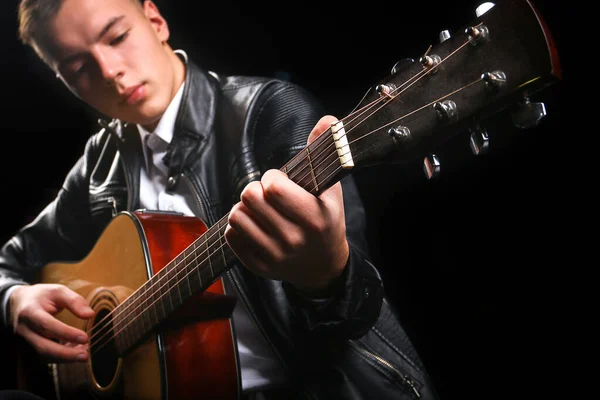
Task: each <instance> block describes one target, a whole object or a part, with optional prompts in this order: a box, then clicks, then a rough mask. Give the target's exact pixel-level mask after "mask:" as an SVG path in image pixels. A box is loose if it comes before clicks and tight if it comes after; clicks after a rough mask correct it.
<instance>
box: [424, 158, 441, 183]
mask: <svg viewBox="0 0 600 400" xmlns="http://www.w3.org/2000/svg"><path fill="white" fill-rule="evenodd" d="M423 172H424V173H425V176H426V177H427V179H433V178H437V177H438V176H439V175H440V160H438V158H437V156H436V155H435V154H430V155H428V156H427V157H425V158H424V159H423Z"/></svg>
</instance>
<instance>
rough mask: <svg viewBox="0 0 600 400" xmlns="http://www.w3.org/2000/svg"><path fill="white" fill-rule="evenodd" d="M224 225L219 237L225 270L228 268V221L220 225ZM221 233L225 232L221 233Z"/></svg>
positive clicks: (222, 221)
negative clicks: (226, 231)
mask: <svg viewBox="0 0 600 400" xmlns="http://www.w3.org/2000/svg"><path fill="white" fill-rule="evenodd" d="M221 223H223V226H219V230H218V235H219V244H220V246H219V247H220V248H221V255H223V268H225V267H226V266H227V257H225V250H224V249H225V247H227V241H226V240H225V228H226V227H227V222H226V220H224V219H223V220H221V222H219V224H221ZM221 231H223V232H222V233H221Z"/></svg>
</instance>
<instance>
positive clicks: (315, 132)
mask: <svg viewBox="0 0 600 400" xmlns="http://www.w3.org/2000/svg"><path fill="white" fill-rule="evenodd" d="M337 121H338V119H337V118H336V117H334V116H333V115H325V116H323V117H321V119H319V121H318V122H317V124H316V125H315V126H314V128H313V129H312V131H311V132H310V134H309V135H308V140H307V143H312V142H313V141H314V140H315V139H316V138H317V137H319V136H320V135H321V134H322V133H323V132H325V131H326V130H327V129H329V128H330V127H331V125H332V124H333V123H335V122H337Z"/></svg>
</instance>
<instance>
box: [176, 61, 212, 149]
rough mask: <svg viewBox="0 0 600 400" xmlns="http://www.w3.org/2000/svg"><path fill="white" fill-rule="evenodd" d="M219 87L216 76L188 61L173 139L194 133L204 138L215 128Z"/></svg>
mask: <svg viewBox="0 0 600 400" xmlns="http://www.w3.org/2000/svg"><path fill="white" fill-rule="evenodd" d="M217 100H218V89H217V82H216V80H215V78H213V77H212V76H210V75H209V74H207V73H206V72H204V71H203V70H202V69H200V68H199V67H198V66H197V65H196V64H195V63H194V62H193V61H191V60H187V62H186V77H185V83H184V88H183V96H182V99H181V104H180V106H179V110H178V112H177V119H176V120H175V131H174V132H173V139H174V140H176V139H177V136H181V135H192V136H194V137H195V138H204V137H206V136H208V135H209V134H210V132H212V130H213V126H214V120H215V114H216V110H217Z"/></svg>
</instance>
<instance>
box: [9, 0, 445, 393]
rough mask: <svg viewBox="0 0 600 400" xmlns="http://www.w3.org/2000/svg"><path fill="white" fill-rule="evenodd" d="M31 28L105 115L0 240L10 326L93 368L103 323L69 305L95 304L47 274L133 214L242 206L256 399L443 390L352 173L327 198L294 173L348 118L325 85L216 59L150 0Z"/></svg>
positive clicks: (237, 321) (77, 89) (247, 379)
mask: <svg viewBox="0 0 600 400" xmlns="http://www.w3.org/2000/svg"><path fill="white" fill-rule="evenodd" d="M19 22H20V35H21V38H22V40H23V42H24V43H26V44H28V45H31V46H32V47H33V48H34V49H35V51H36V52H37V54H38V55H39V56H40V58H41V59H42V60H43V61H44V62H45V63H46V64H47V65H48V66H49V67H50V68H52V70H53V71H55V72H56V75H57V77H59V78H60V79H61V80H62V81H63V82H64V83H65V85H66V86H67V87H68V88H69V89H70V90H71V92H73V94H74V95H76V96H77V97H78V98H80V99H81V100H82V101H84V102H85V103H87V104H88V105H90V106H91V107H92V108H93V109H95V110H96V111H97V112H98V113H99V114H100V115H101V116H102V118H103V121H105V122H104V123H103V125H104V126H103V129H101V130H100V131H99V132H98V133H97V134H95V135H94V136H92V137H91V138H90V140H89V141H88V144H87V146H86V149H85V153H84V154H83V155H82V157H81V158H80V160H79V161H78V162H77V163H76V165H74V166H73V168H72V170H71V172H70V173H69V175H68V176H67V178H66V179H65V182H64V185H63V187H62V189H61V190H60V192H59V193H58V195H57V197H56V199H55V200H54V201H53V202H52V203H51V204H49V205H48V206H47V207H46V208H45V209H44V211H43V212H42V213H41V214H40V215H39V216H38V217H37V218H36V219H35V220H34V221H33V222H32V223H31V224H29V225H27V226H26V227H24V228H23V229H22V230H21V231H20V232H18V233H17V234H16V235H15V236H14V238H13V239H12V240H10V241H9V242H8V243H6V244H5V245H4V246H3V248H2V249H1V251H0V301H1V303H0V305H1V307H0V316H2V319H3V321H4V323H5V325H6V326H7V327H8V328H10V329H11V330H13V331H14V332H15V333H16V334H17V335H20V336H22V337H23V338H24V339H25V340H26V341H27V342H28V343H29V344H30V345H31V347H33V348H34V349H35V350H37V351H38V352H39V353H40V355H41V356H43V357H44V358H45V359H47V360H49V361H50V362H58V363H74V362H87V361H88V359H89V357H90V354H89V341H90V338H89V335H88V333H86V332H84V331H82V330H79V329H76V328H74V327H72V326H69V325H67V324H65V323H63V322H61V321H59V320H58V319H56V318H55V317H54V316H55V315H56V314H57V313H58V312H59V311H61V310H62V309H68V310H69V311H70V312H72V313H73V314H74V315H75V316H76V317H78V318H81V319H89V318H91V317H92V316H94V314H95V310H93V309H92V308H90V306H89V304H88V300H89V299H86V298H84V297H82V296H81V295H79V294H78V293H76V292H74V291H73V290H71V289H68V288H67V287H66V286H62V285H57V284H40V283H37V284H36V283H35V281H34V280H33V278H32V277H33V276H34V274H35V272H36V271H37V270H39V269H40V268H42V267H43V266H44V265H46V264H47V263H49V262H51V261H55V260H61V261H64V260H80V259H82V258H83V257H84V256H85V255H87V254H88V253H89V252H90V250H91V249H92V248H93V246H94V245H95V243H96V242H97V240H98V238H99V236H100V234H101V233H102V232H103V230H104V228H105V227H106V226H107V225H108V223H109V222H110V221H111V219H112V218H113V217H114V215H116V214H117V213H118V212H120V211H124V210H128V211H133V210H137V209H147V210H164V211H176V212H180V213H183V214H185V215H193V216H196V217H198V218H201V219H202V220H203V221H205V222H206V223H207V225H209V226H210V225H213V224H215V223H216V222H217V221H218V220H219V219H220V218H221V217H222V216H223V215H225V214H226V213H227V212H229V215H228V219H227V222H228V226H227V228H226V230H225V235H224V236H225V239H226V241H227V244H228V245H229V246H230V247H231V249H232V251H233V252H234V253H235V255H236V256H237V259H238V260H239V263H237V264H235V265H234V266H233V267H232V268H231V269H229V270H228V271H227V272H226V273H225V274H224V276H225V278H224V283H225V284H226V286H227V289H228V292H230V293H235V294H236V295H237V303H236V306H235V309H234V311H233V316H232V318H233V325H234V326H235V332H236V342H237V350H238V355H239V362H240V370H241V385H242V390H243V393H244V395H245V396H248V397H250V396H255V397H254V398H285V399H290V398H303V397H308V396H311V398H332V397H333V398H373V397H377V398H395V399H398V398H407V399H411V398H417V397H420V398H424V399H430V398H434V396H435V395H434V392H433V389H432V388H431V386H430V383H429V380H428V377H427V374H426V372H425V370H424V368H423V366H422V365H421V362H420V360H419V358H418V356H417V355H416V352H415V351H414V349H413V348H412V346H411V344H410V342H409V341H408V339H407V338H406V335H405V334H404V332H403V330H402V328H401V326H400V324H399V323H398V321H397V319H396V317H395V315H394V314H393V312H392V311H391V310H390V308H389V305H388V304H387V302H386V301H385V300H384V292H383V286H382V282H381V279H380V277H379V274H378V272H377V269H376V268H375V267H374V266H373V265H372V264H371V263H370V262H369V260H368V252H367V249H366V241H365V237H364V228H365V226H364V224H365V221H364V212H363V208H362V205H361V202H360V198H359V196H358V193H357V190H356V187H355V185H354V183H353V181H352V180H351V178H349V177H346V178H344V179H342V180H341V182H338V183H336V184H334V185H333V186H332V187H331V188H329V189H328V190H326V191H324V192H323V193H320V194H319V196H315V195H314V194H313V193H311V192H310V190H307V189H305V188H303V187H302V186H300V185H298V184H296V183H294V181H293V180H291V179H289V178H288V176H287V175H286V174H285V173H283V172H281V171H280V170H279V169H278V168H280V167H281V166H283V165H284V163H285V162H287V161H288V160H290V159H291V158H292V157H293V156H294V155H295V154H296V153H298V152H299V151H300V150H302V149H303V148H304V146H305V145H306V144H307V142H310V141H312V140H314V139H315V137H316V136H317V135H318V134H319V133H321V132H323V131H325V130H326V129H327V128H329V126H330V125H331V124H332V123H333V122H335V121H336V119H335V118H334V117H332V116H324V117H322V116H323V115H324V111H323V110H322V109H321V108H320V106H319V105H318V104H317V102H315V101H314V100H313V99H312V98H311V96H310V95H309V94H307V93H306V92H305V91H303V90H302V89H300V88H298V87H296V86H294V85H292V84H290V83H287V82H282V81H278V80H274V79H270V78H253V77H228V76H219V75H217V74H215V73H207V72H205V71H203V70H201V69H200V68H199V67H198V66H196V65H195V64H194V63H193V61H192V60H189V59H188V58H187V55H186V53H185V52H184V51H181V50H173V49H172V48H171V47H170V45H169V43H168V39H169V34H170V33H169V26H168V24H167V22H166V21H165V19H164V18H163V17H162V15H161V14H160V12H159V10H158V8H157V7H156V5H155V4H154V3H152V2H151V1H149V0H147V1H144V2H143V3H140V2H139V1H138V0H104V1H101V2H98V1H97V0H22V2H21V5H20V9H19ZM309 133H310V135H309ZM313 345H314V346H313ZM311 348H313V351H310V349H311ZM307 349H308V352H307ZM317 349H318V350H317ZM197 362H198V363H200V362H201V360H197ZM259 396H265V397H259ZM275 396H277V397H275Z"/></svg>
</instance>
